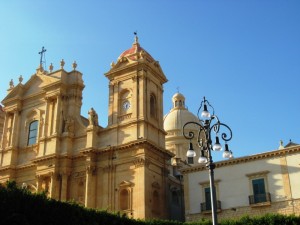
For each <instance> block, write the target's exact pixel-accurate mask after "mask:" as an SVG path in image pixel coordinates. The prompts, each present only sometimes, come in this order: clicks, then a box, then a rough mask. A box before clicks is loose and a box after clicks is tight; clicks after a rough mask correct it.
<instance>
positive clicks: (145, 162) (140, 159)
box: [133, 158, 150, 168]
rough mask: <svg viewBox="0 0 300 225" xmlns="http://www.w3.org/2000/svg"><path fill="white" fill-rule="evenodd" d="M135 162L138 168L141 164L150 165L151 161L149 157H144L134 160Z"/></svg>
mask: <svg viewBox="0 0 300 225" xmlns="http://www.w3.org/2000/svg"><path fill="white" fill-rule="evenodd" d="M133 164H134V166H135V168H138V167H141V166H146V167H149V165H150V161H149V160H148V159H144V158H137V159H135V160H134V161H133Z"/></svg>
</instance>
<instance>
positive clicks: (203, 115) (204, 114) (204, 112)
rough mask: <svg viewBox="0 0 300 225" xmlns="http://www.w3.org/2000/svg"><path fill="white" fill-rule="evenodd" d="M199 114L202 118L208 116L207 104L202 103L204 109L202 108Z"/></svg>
mask: <svg viewBox="0 0 300 225" xmlns="http://www.w3.org/2000/svg"><path fill="white" fill-rule="evenodd" d="M201 116H202V117H203V118H210V113H209V112H208V110H207V106H206V105H204V109H203V111H202V113H201Z"/></svg>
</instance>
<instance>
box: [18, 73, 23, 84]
mask: <svg viewBox="0 0 300 225" xmlns="http://www.w3.org/2000/svg"><path fill="white" fill-rule="evenodd" d="M22 81H23V77H22V75H20V77H19V83H22Z"/></svg>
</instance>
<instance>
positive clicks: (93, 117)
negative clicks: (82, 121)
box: [88, 108, 98, 126]
mask: <svg viewBox="0 0 300 225" xmlns="http://www.w3.org/2000/svg"><path fill="white" fill-rule="evenodd" d="M88 113H89V125H93V126H98V114H97V113H96V111H95V110H94V108H91V109H90V111H89V112H88Z"/></svg>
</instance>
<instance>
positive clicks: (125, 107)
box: [123, 101, 130, 110]
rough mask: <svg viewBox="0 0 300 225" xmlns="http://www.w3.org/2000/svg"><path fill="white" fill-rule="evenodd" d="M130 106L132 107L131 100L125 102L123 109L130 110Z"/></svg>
mask: <svg viewBox="0 0 300 225" xmlns="http://www.w3.org/2000/svg"><path fill="white" fill-rule="evenodd" d="M129 108H130V102H129V101H125V102H123V109H124V110H128V109H129Z"/></svg>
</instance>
